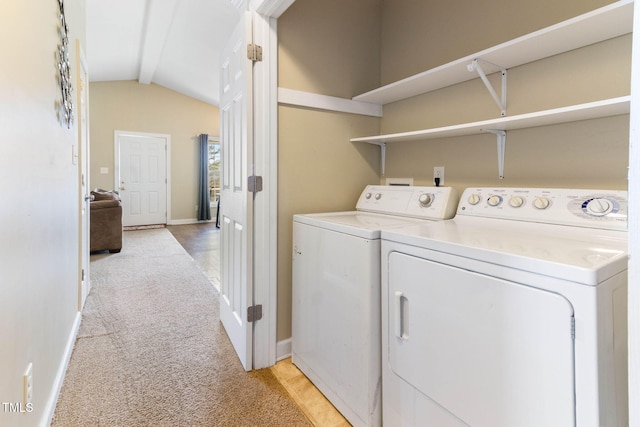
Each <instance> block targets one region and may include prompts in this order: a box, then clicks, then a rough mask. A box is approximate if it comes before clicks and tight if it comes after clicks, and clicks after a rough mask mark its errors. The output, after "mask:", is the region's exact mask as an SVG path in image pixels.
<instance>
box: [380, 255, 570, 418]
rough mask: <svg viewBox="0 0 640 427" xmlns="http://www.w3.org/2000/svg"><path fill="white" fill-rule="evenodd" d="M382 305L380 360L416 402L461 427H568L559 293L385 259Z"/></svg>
mask: <svg viewBox="0 0 640 427" xmlns="http://www.w3.org/2000/svg"><path fill="white" fill-rule="evenodd" d="M388 304H389V307H388V309H389V321H388V331H386V333H388V334H389V340H388V342H389V352H388V354H387V355H386V357H388V358H389V362H390V366H391V369H392V371H393V372H394V373H395V374H396V375H397V376H399V377H401V378H402V379H403V380H404V381H406V382H407V383H409V384H410V385H411V386H413V387H414V388H415V389H416V390H417V391H419V392H420V393H419V394H418V395H419V396H421V398H422V397H424V398H425V399H427V398H428V399H431V400H433V401H434V402H435V403H437V404H438V405H440V406H441V407H442V408H443V409H444V410H446V412H448V413H449V414H453V415H454V416H455V417H457V418H459V419H460V420H461V421H463V422H464V423H466V424H468V425H471V426H492V427H499V426H504V427H512V426H519V427H524V426H530V427H539V426H574V425H575V416H574V408H575V401H574V345H573V337H572V336H573V326H572V325H573V308H572V306H571V304H570V303H569V301H568V300H567V299H565V298H564V297H562V296H561V295H559V294H555V293H552V292H548V291H543V290H540V289H536V288H533V287H529V286H523V285H520V284H516V283H512V282H507V281H504V280H501V279H496V278H494V277H489V276H485V275H482V274H478V273H474V272H471V271H467V270H463V269H460V268H456V267H451V266H448V265H444V264H439V263H436V262H432V261H428V260H425V259H421V258H417V257H413V256H410V255H406V254H401V253H397V252H394V253H391V254H390V256H389V286H388ZM416 406H417V407H419V406H421V405H420V403H419V402H417V403H416ZM424 406H425V407H426V406H431V407H433V405H426V404H425V405H424ZM436 407H437V406H436ZM425 417H427V418H428V417H429V414H425ZM416 421H417V422H416V425H429V422H428V419H425V420H423V421H421V420H416Z"/></svg>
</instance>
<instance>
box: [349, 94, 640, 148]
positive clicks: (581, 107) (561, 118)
mask: <svg viewBox="0 0 640 427" xmlns="http://www.w3.org/2000/svg"><path fill="white" fill-rule="evenodd" d="M630 99H631V97H630V96H622V97H619V98H612V99H605V100H602V101H596V102H589V103H586V104H578V105H571V106H568V107H562V108H554V109H551V110H544V111H538V112H534V113H527V114H520V115H517V116H508V117H500V118H497V119H491V120H483V121H478V122H472V123H463V124H458V125H453V126H444V127H438V128H432V129H423V130H416V131H410V132H401V133H393V134H387V135H377V136H365V137H361V138H351V142H368V143H370V144H376V145H380V144H382V143H387V142H396V141H418V140H423V139H434V138H448V137H452V136H464V135H475V134H480V133H483V132H486V131H487V130H506V131H508V130H514V129H524V128H531V127H536V126H547V125H553V124H559V123H568V122H576V121H580V120H589V119H596V118H601V117H609V116H618V115H622V114H628V113H629V105H630Z"/></svg>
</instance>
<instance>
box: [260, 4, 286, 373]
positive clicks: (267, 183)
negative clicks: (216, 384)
mask: <svg viewBox="0 0 640 427" xmlns="http://www.w3.org/2000/svg"><path fill="white" fill-rule="evenodd" d="M294 1H295V0H253V1H251V4H250V10H252V11H254V12H256V13H255V14H254V20H253V22H254V27H253V42H254V43H255V44H258V45H260V46H262V61H261V62H257V63H256V64H255V65H254V81H253V97H254V98H253V99H254V100H253V108H254V115H253V117H254V120H255V122H254V134H255V139H254V168H255V174H256V175H260V176H262V177H263V183H264V187H263V191H262V192H259V193H256V203H255V204H254V211H253V217H254V219H253V221H254V222H253V224H254V226H253V233H254V240H253V242H254V243H253V246H254V247H253V250H254V253H256V254H266V255H264V256H261V257H254V268H253V275H254V280H253V294H254V295H253V301H254V304H262V312H263V318H262V320H261V321H258V322H254V324H253V328H254V330H253V337H254V342H253V369H261V368H266V367H269V366H273V365H275V364H276V361H277V359H278V357H279V356H284V354H280V355H279V354H278V342H277V317H278V276H277V267H278V255H277V254H278V230H277V222H278V221H277V218H278V32H277V23H278V18H279V17H280V15H282V14H283V13H284V12H285V11H286V10H287V8H289V6H291V5H292V4H293V3H294ZM255 279H259V280H255Z"/></svg>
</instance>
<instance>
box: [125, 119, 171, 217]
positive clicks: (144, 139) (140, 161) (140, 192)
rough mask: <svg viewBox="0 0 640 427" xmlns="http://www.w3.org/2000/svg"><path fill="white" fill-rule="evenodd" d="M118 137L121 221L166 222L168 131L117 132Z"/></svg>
mask: <svg viewBox="0 0 640 427" xmlns="http://www.w3.org/2000/svg"><path fill="white" fill-rule="evenodd" d="M115 139H116V144H115V145H116V148H115V153H116V159H115V164H116V173H115V177H116V184H115V187H116V188H117V189H118V190H119V192H120V197H121V198H122V225H123V226H136V225H151V224H166V222H167V146H168V141H169V135H160V134H143V133H128V132H116V137H115Z"/></svg>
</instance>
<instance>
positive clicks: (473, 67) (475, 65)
mask: <svg viewBox="0 0 640 427" xmlns="http://www.w3.org/2000/svg"><path fill="white" fill-rule="evenodd" d="M480 62H482V63H484V64H487V65H490V66H492V67H495V68H498V69H499V70H500V74H501V75H502V90H501V96H500V97H498V94H497V93H496V91H495V90H494V89H493V86H492V85H491V82H490V81H489V79H487V74H486V73H485V72H484V70H483V69H482V66H481V65H480ZM467 70H469V72H474V71H475V72H477V73H478V76H480V79H482V83H484V85H485V86H486V87H487V90H488V91H489V94H490V95H491V97H492V98H493V100H494V101H495V103H496V104H497V105H498V108H500V115H501V116H506V115H507V70H506V69H504V68H502V67H500V66H498V65H496V64H492V63H491V62H488V61H484V60H482V59H474V60H473V61H471V64H469V65H467Z"/></svg>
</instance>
